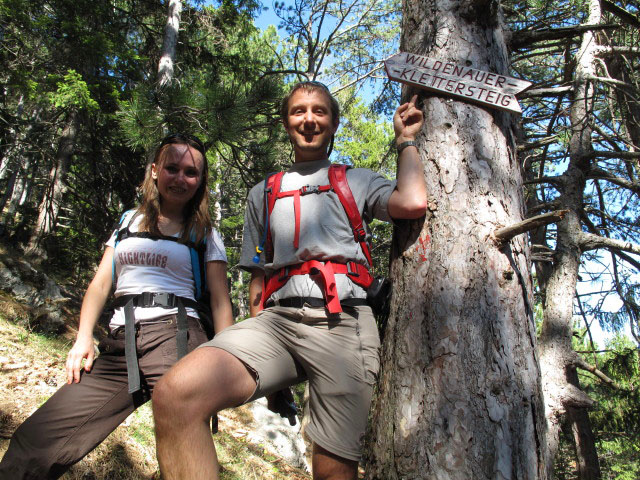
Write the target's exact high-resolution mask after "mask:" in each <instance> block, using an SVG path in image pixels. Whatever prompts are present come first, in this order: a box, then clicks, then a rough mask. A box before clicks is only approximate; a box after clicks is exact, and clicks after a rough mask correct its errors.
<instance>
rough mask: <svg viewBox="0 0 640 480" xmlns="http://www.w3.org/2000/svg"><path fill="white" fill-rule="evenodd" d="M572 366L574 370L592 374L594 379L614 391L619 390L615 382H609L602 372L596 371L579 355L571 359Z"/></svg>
mask: <svg viewBox="0 0 640 480" xmlns="http://www.w3.org/2000/svg"><path fill="white" fill-rule="evenodd" d="M573 365H574V366H575V367H576V368H580V369H582V370H586V371H587V372H591V373H593V374H594V375H595V376H596V377H598V378H599V379H600V380H601V381H602V382H604V383H606V384H607V385H609V386H610V387H612V388H615V389H616V390H619V389H620V387H619V386H618V384H617V383H616V382H614V381H613V380H611V379H610V378H609V377H607V376H606V375H605V374H604V373H603V372H602V371H600V370H598V369H597V368H596V367H594V366H592V365H590V364H588V363H587V362H586V361H585V360H584V359H583V358H581V357H580V356H579V355H576V356H575V358H574V359H573Z"/></svg>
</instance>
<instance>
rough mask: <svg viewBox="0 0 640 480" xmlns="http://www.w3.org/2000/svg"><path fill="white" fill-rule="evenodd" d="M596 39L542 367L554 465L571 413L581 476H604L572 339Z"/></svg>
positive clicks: (572, 146)
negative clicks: (563, 421) (563, 425)
mask: <svg viewBox="0 0 640 480" xmlns="http://www.w3.org/2000/svg"><path fill="white" fill-rule="evenodd" d="M601 16H602V13H601V11H600V2H599V0H590V2H589V17H588V20H587V24H589V25H596V24H598V23H600V21H601ZM596 50H597V41H596V38H595V34H594V32H592V31H589V30H588V31H585V32H584V33H583V36H582V43H581V46H580V50H579V51H578V53H577V55H576V67H575V74H574V81H573V90H572V103H571V111H570V119H571V139H570V142H569V150H570V160H569V165H568V167H567V170H566V171H565V172H564V174H563V175H562V177H561V183H559V184H558V185H559V189H560V197H559V198H558V202H557V203H558V204H559V208H562V209H566V210H568V212H567V214H566V215H565V218H564V220H563V221H561V222H559V223H558V231H557V240H556V249H555V255H554V262H553V266H552V271H551V274H550V276H549V280H548V282H547V286H546V295H545V302H544V319H543V325H542V331H541V334H540V348H539V351H540V367H541V369H542V375H543V376H542V378H543V388H544V396H545V404H546V410H545V412H546V417H547V426H548V434H547V437H548V443H549V453H550V455H549V459H548V462H549V463H548V466H547V468H548V469H549V470H550V469H551V468H552V465H553V460H554V458H555V455H556V453H557V450H558V441H559V434H560V421H561V418H562V416H563V415H564V414H565V413H566V415H567V419H568V421H569V422H570V424H571V430H572V432H573V435H574V441H575V444H576V455H577V460H578V461H577V470H578V475H579V478H580V479H581V480H595V479H599V478H600V467H599V465H598V456H597V453H596V450H595V439H594V436H593V433H592V431H591V426H590V423H589V417H588V414H587V409H588V408H589V407H590V406H591V405H592V404H593V401H592V400H591V399H590V398H589V397H588V396H587V395H586V394H585V393H584V392H583V391H582V390H581V389H580V384H579V381H578V375H577V372H576V367H575V364H576V362H575V361H574V360H575V358H576V353H575V352H574V350H573V347H572V345H571V338H572V334H573V302H574V298H575V288H576V282H577V280H578V269H579V267H580V257H581V255H582V251H583V250H584V249H586V248H584V246H583V245H581V239H582V238H583V235H582V226H581V223H580V214H581V212H582V210H583V196H584V190H585V185H586V179H587V175H588V172H589V169H590V167H591V158H592V156H591V154H592V152H593V146H592V143H591V135H592V122H593V118H592V108H593V88H594V86H593V80H591V79H592V78H593V77H594V76H595V75H594V59H595V53H596Z"/></svg>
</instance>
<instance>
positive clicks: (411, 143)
mask: <svg viewBox="0 0 640 480" xmlns="http://www.w3.org/2000/svg"><path fill="white" fill-rule="evenodd" d="M411 146H414V147H416V148H417V147H418V144H417V143H416V142H415V141H414V140H407V141H406V142H402V143H400V144H398V145H397V147H396V148H397V149H398V154H399V153H400V152H402V150H404V149H405V148H407V147H411Z"/></svg>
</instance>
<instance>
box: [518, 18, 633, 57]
mask: <svg viewBox="0 0 640 480" xmlns="http://www.w3.org/2000/svg"><path fill="white" fill-rule="evenodd" d="M616 28H620V25H617V24H602V25H576V26H575V27H560V28H547V29H544V30H535V31H526V30H522V31H519V32H515V35H513V36H512V38H511V50H512V51H514V50H520V49H522V48H527V47H531V46H533V45H534V44H535V43H538V42H542V41H548V40H558V39H561V38H573V37H577V36H579V35H582V34H583V33H584V32H588V31H598V30H613V29H616Z"/></svg>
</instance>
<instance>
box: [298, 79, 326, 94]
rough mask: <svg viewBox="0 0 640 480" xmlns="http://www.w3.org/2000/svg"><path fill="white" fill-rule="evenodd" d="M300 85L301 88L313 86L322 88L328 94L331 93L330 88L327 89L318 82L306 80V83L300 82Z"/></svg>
mask: <svg viewBox="0 0 640 480" xmlns="http://www.w3.org/2000/svg"><path fill="white" fill-rule="evenodd" d="M298 85H300V86H304V85H311V86H313V87H320V88H322V89H324V90H326V91H327V92H328V91H329V87H327V86H326V85H325V84H324V83H322V82H318V81H317V80H305V81H304V82H299V83H298Z"/></svg>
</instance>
